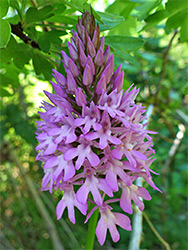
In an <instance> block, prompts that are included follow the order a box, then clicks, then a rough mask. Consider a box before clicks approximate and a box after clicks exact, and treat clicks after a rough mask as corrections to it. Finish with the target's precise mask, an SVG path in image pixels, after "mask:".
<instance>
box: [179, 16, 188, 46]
mask: <svg viewBox="0 0 188 250" xmlns="http://www.w3.org/2000/svg"><path fill="white" fill-rule="evenodd" d="M186 41H188V15H186V18H185V19H184V21H183V22H182V25H181V29H180V42H186Z"/></svg>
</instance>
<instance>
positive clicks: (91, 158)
mask: <svg viewBox="0 0 188 250" xmlns="http://www.w3.org/2000/svg"><path fill="white" fill-rule="evenodd" d="M87 158H88V160H89V162H90V164H91V166H92V167H96V166H97V165H99V163H100V159H99V157H98V156H97V155H96V154H95V153H94V152H93V151H92V150H91V152H90V153H89V154H88V156H87Z"/></svg>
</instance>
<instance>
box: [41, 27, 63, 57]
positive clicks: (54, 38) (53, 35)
mask: <svg viewBox="0 0 188 250" xmlns="http://www.w3.org/2000/svg"><path fill="white" fill-rule="evenodd" d="M66 34H67V32H66V31H63V30H52V31H49V32H46V33H43V35H42V36H40V37H39V39H38V41H37V42H38V44H39V47H40V48H41V49H42V50H43V51H44V52H46V53H47V52H48V51H49V50H50V46H51V43H54V44H55V45H61V43H62V40H61V39H60V38H59V37H60V36H64V35H66Z"/></svg>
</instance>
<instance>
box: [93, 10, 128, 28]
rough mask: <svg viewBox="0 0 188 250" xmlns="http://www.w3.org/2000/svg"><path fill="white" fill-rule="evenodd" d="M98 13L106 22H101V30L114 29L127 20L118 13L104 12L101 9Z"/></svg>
mask: <svg viewBox="0 0 188 250" xmlns="http://www.w3.org/2000/svg"><path fill="white" fill-rule="evenodd" d="M97 14H98V15H99V16H100V19H101V20H102V22H103V23H104V24H99V27H100V30H101V31H104V30H109V29H112V28H114V27H116V26H118V25H119V24H121V22H123V21H124V20H125V19H124V17H122V16H118V15H116V14H111V13H103V12H100V11H97Z"/></svg>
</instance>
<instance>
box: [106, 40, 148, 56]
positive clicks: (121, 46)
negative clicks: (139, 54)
mask: <svg viewBox="0 0 188 250" xmlns="http://www.w3.org/2000/svg"><path fill="white" fill-rule="evenodd" d="M105 43H106V44H107V45H109V46H110V47H112V48H113V49H114V50H122V51H124V52H130V51H134V50H137V49H139V48H140V47H142V46H143V45H144V41H143V40H142V39H140V38H137V37H131V36H106V37H105Z"/></svg>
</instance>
